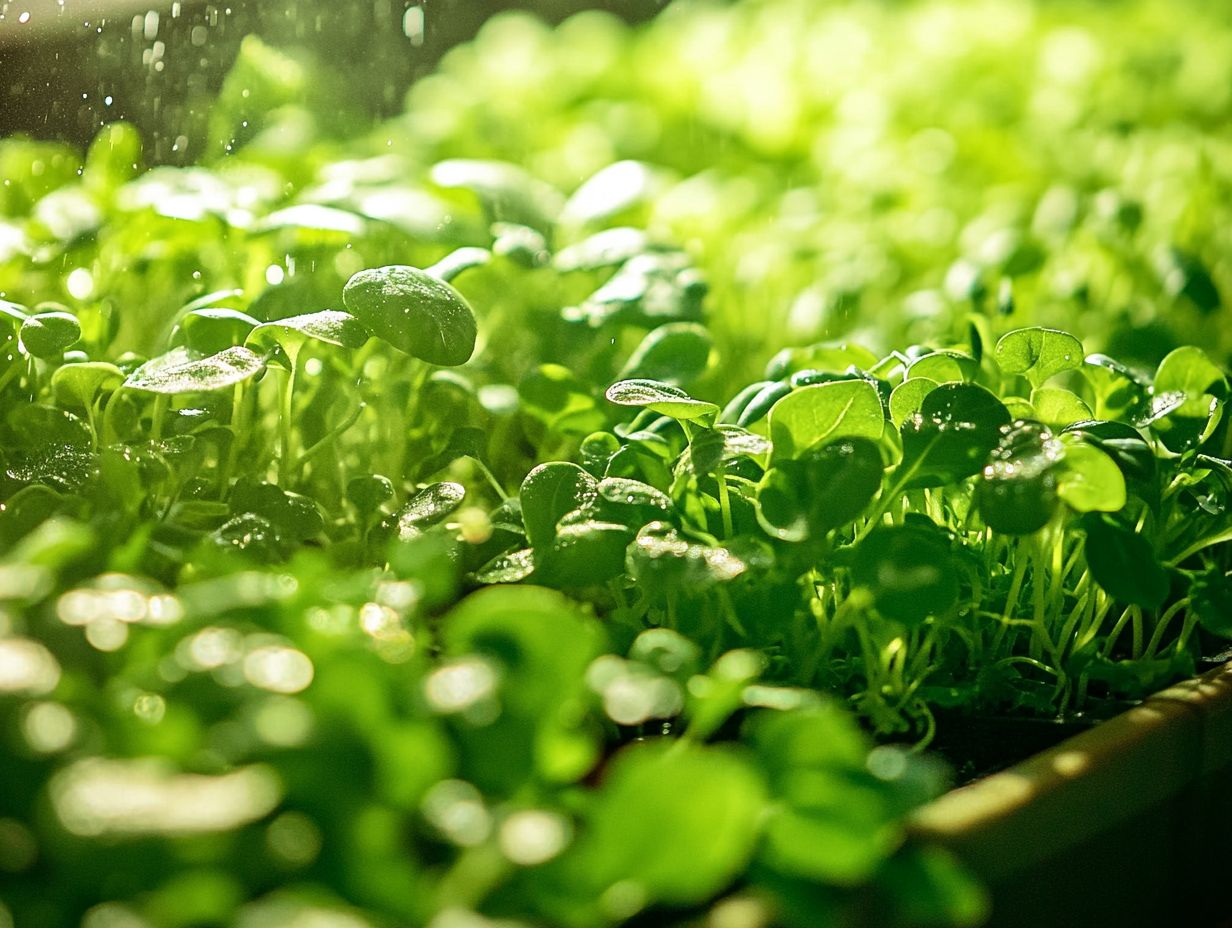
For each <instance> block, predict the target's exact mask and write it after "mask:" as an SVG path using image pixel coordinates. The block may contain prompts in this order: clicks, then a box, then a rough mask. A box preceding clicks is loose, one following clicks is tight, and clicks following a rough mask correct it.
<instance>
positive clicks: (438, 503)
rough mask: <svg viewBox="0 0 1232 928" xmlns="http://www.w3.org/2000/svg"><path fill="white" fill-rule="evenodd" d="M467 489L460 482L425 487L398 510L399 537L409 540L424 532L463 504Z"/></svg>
mask: <svg viewBox="0 0 1232 928" xmlns="http://www.w3.org/2000/svg"><path fill="white" fill-rule="evenodd" d="M465 497H466V489H465V488H464V487H463V486H462V485H461V484H460V483H434V484H431V485H430V486H426V487H424V488H423V489H422V490H420V491H419V492H418V493H416V494H415V495H414V496H412V497H411V498H410V500H408V501H407V504H406V505H405V506H403V507H402V509H401V510H400V511H399V512H398V538H400V539H401V540H403V541H407V540H409V539H411V538H414V537H415V536H416V535H420V534H422V533H423V531H424V529H426V528H428V527H429V526H431V525H435V524H437V523H438V522H440V521H441V520H442V519H444V518H445V517H446V516H448V515H449V514H450V513H452V512H453V511H454V510H456V509H457V508H458V507H459V506H461V505H462V500H463V499H464V498H465Z"/></svg>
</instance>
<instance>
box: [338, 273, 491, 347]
mask: <svg viewBox="0 0 1232 928" xmlns="http://www.w3.org/2000/svg"><path fill="white" fill-rule="evenodd" d="M342 299H343V302H344V303H345V304H346V307H347V309H348V310H349V311H350V312H351V313H352V314H354V316H355V318H356V319H358V320H359V321H360V323H361V324H362V325H363V326H364V327H365V328H367V329H368V330H369V331H370V332H372V333H373V334H374V335H376V336H377V337H378V338H381V339H383V340H385V341H387V342H388V343H389V344H391V345H393V346H394V347H395V348H397V349H398V350H399V351H402V352H405V353H406V354H409V355H412V356H414V357H416V358H421V359H422V360H424V361H427V362H429V363H430V364H439V365H442V366H444V367H452V366H457V365H459V364H465V363H466V362H467V361H469V360H470V357H471V355H472V354H473V353H474V351H475V338H476V335H477V326H476V323H475V314H474V312H472V310H471V308H470V305H469V304H468V303H467V302H466V300H465V299H464V298H463V297H462V294H460V293H458V291H457V290H455V289H454V288H453V287H451V286H450V285H449V284H447V283H445V281H443V280H441V279H440V278H438V277H433V276H432V275H431V274H429V273H427V272H426V271H422V270H420V269H419V268H414V267H408V266H405V265H391V266H388V267H379V268H371V269H369V270H366V271H360V272H359V273H358V274H355V275H354V276H353V277H351V279H350V280H349V281H347V285H346V287H344V288H343V291H342Z"/></svg>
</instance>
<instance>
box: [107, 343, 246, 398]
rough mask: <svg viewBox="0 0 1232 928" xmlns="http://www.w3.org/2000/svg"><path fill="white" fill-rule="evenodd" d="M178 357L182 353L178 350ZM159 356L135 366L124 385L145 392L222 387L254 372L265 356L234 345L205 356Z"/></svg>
mask: <svg viewBox="0 0 1232 928" xmlns="http://www.w3.org/2000/svg"><path fill="white" fill-rule="evenodd" d="M179 357H184V355H183V354H180V355H179ZM159 361H160V359H159V358H154V359H153V360H151V361H147V362H146V363H145V364H143V365H141V367H139V368H137V369H136V370H135V371H133V372H132V373H131V374H129V376H128V379H127V380H125V381H124V386H126V387H128V388H129V389H130V390H142V391H144V392H146V393H162V394H167V395H175V394H178V393H208V392H210V391H213V390H224V389H226V388H227V387H232V386H235V384H237V383H242V382H243V381H245V380H248V379H249V378H250V377H253V376H255V375H256V374H257V373H259V372H260V370H261V369H262V368H263V367H264V366H265V359H264V358H262V357H261V355H259V354H257V353H256V352H255V351H252V350H251V349H249V348H245V347H243V346H241V345H236V346H234V347H231V348H227V349H225V350H224V351H220V352H218V354H213V355H210V356H209V357H206V358H195V359H191V360H183V361H180V362H179V363H170V364H166V363H163V364H160V363H158V362H159Z"/></svg>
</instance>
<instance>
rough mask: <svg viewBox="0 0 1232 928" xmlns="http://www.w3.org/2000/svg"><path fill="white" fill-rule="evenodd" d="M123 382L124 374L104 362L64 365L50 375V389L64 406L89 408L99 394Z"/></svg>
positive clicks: (112, 365)
mask: <svg viewBox="0 0 1232 928" xmlns="http://www.w3.org/2000/svg"><path fill="white" fill-rule="evenodd" d="M123 382H124V372H123V371H122V370H120V369H119V368H118V367H116V366H115V365H114V364H108V363H106V362H105V361H82V362H81V363H79V364H64V365H61V366H60V367H58V368H56V371H55V373H54V374H52V375H51V389H52V392H53V393H55V395H56V400H57V401H58V402H60V403H62V404H63V405H65V406H81V407H86V408H88V407H90V406H91V405H92V404H93V403H94V400H95V398H96V397H97V396H98V395H99V393H101V392H103V391H106V390H114V389H116V388H117V387H119V386H120V384H121V383H123Z"/></svg>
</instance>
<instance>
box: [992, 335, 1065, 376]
mask: <svg viewBox="0 0 1232 928" xmlns="http://www.w3.org/2000/svg"><path fill="white" fill-rule="evenodd" d="M993 356H994V357H995V358H996V360H997V364H998V365H1000V367H1001V370H1003V371H1004V372H1005V373H1007V374H1021V375H1022V376H1023V377H1026V378H1027V379H1028V380H1029V381H1031V385H1032V386H1033V387H1038V386H1039V385H1040V384H1042V383H1043V382H1044V381H1045V380H1047V379H1048V378H1049V377H1052V376H1053V375H1054V374H1059V373H1061V371H1072V370H1077V369H1078V368H1080V367H1081V366H1082V361H1083V358H1084V355H1083V350H1082V342H1080V341H1078V339H1076V338H1074V336H1072V335H1070V334H1069V333H1068V332H1062V331H1061V330H1059V329H1046V328H1043V327H1042V326H1032V327H1030V328H1026V329H1015V330H1014V331H1012V332H1006V333H1005V334H1004V335H1002V336H1001V338H1000V339H999V340H998V341H997V347H996V348H995V349H994V350H993Z"/></svg>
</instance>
